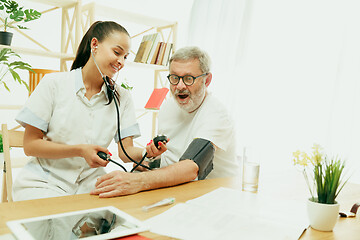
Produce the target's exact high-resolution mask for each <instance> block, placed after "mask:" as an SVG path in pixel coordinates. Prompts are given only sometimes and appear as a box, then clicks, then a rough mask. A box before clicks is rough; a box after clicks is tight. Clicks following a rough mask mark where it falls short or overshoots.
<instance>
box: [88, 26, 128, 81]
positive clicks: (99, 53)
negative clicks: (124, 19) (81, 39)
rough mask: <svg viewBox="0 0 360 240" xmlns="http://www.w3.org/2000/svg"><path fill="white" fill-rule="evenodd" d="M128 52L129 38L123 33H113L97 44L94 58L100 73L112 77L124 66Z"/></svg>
mask: <svg viewBox="0 0 360 240" xmlns="http://www.w3.org/2000/svg"><path fill="white" fill-rule="evenodd" d="M129 51H130V37H129V36H128V35H127V34H126V33H123V32H113V33H111V34H110V35H109V36H108V37H107V38H106V39H104V40H103V41H102V42H98V44H97V48H96V54H95V58H96V61H97V63H98V64H99V67H100V69H101V71H102V73H103V74H104V75H106V76H109V77H111V78H112V77H113V76H114V75H115V74H116V73H117V72H118V71H119V70H120V69H122V68H123V67H124V65H125V60H126V58H127V56H128V55H129Z"/></svg>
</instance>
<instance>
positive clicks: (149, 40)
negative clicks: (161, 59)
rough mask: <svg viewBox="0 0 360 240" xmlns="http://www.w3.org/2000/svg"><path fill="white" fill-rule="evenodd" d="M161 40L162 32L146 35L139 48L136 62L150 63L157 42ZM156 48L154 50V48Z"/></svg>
mask: <svg viewBox="0 0 360 240" xmlns="http://www.w3.org/2000/svg"><path fill="white" fill-rule="evenodd" d="M159 40H160V34H159V33H154V34H148V35H144V36H143V38H142V40H141V43H140V46H139V49H138V51H137V53H136V56H135V59H134V62H140V63H148V62H149V61H150V60H149V58H150V59H151V57H150V55H151V54H152V52H153V51H155V49H154V48H156V45H157V43H158V42H159ZM153 49H154V50H153Z"/></svg>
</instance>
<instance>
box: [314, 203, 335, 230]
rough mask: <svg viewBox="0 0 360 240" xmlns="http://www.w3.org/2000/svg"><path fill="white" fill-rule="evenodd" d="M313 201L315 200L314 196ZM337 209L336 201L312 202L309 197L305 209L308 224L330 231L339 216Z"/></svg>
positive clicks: (317, 228)
mask: <svg viewBox="0 0 360 240" xmlns="http://www.w3.org/2000/svg"><path fill="white" fill-rule="evenodd" d="M315 201H317V199H316V198H315ZM339 209H340V205H339V204H338V203H337V202H336V203H335V204H323V203H318V202H313V201H312V198H309V200H308V202H307V211H308V216H309V221H310V226H311V227H312V228H313V229H316V230H319V231H326V232H329V231H332V230H333V229H334V227H335V224H336V222H337V220H338V217H339Z"/></svg>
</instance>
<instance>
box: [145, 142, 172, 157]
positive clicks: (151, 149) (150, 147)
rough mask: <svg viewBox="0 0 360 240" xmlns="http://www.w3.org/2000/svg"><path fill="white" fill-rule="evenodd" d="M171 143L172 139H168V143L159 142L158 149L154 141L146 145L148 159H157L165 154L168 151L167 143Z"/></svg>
mask: <svg viewBox="0 0 360 240" xmlns="http://www.w3.org/2000/svg"><path fill="white" fill-rule="evenodd" d="M169 141H170V139H168V140H167V141H163V142H158V147H156V146H155V144H154V142H153V140H151V141H150V142H149V143H148V144H147V145H146V153H147V157H148V158H150V157H157V156H159V155H161V154H162V153H163V152H165V151H166V150H167V147H166V143H167V142H169Z"/></svg>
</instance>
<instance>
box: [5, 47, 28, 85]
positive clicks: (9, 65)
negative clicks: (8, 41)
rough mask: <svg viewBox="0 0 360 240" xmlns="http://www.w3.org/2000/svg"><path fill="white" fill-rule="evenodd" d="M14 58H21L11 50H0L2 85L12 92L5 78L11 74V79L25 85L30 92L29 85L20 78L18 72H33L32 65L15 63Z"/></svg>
mask: <svg viewBox="0 0 360 240" xmlns="http://www.w3.org/2000/svg"><path fill="white" fill-rule="evenodd" d="M14 58H21V57H20V56H19V55H18V54H16V53H15V52H13V51H12V50H11V49H10V48H3V49H1V50H0V84H2V85H3V86H4V87H5V88H6V90H8V91H9V92H10V89H9V87H8V86H7V84H6V82H5V77H6V76H8V73H10V75H11V77H12V78H13V79H14V80H15V81H16V82H18V83H19V84H23V85H25V87H26V88H27V89H28V90H29V86H28V84H27V83H26V82H25V81H24V80H22V79H21V78H20V75H19V74H18V72H17V70H19V69H20V70H27V71H32V72H34V71H33V70H32V69H31V66H30V64H28V63H25V62H23V61H19V60H18V61H15V60H13V59H14Z"/></svg>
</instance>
